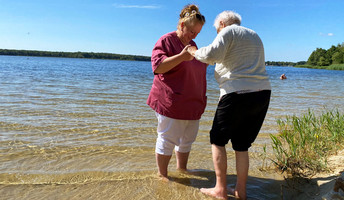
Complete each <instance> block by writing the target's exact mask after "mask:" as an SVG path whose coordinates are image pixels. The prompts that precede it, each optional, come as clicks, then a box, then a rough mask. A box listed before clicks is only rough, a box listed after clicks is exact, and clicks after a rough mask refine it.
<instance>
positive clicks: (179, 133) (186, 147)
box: [155, 113, 199, 156]
mask: <svg viewBox="0 0 344 200" xmlns="http://www.w3.org/2000/svg"><path fill="white" fill-rule="evenodd" d="M155 114H156V117H157V118H158V128H157V133H158V138H157V140H156V146H155V153H158V154H161V155H167V156H170V155H172V153H173V149H174V148H175V150H176V151H178V152H181V153H187V152H190V151H191V145H192V143H193V142H194V141H195V140H196V136H197V133H198V127H199V120H179V119H173V118H169V117H166V116H163V115H160V114H159V113H155Z"/></svg>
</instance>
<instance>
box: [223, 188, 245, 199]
mask: <svg viewBox="0 0 344 200" xmlns="http://www.w3.org/2000/svg"><path fill="white" fill-rule="evenodd" d="M227 190H228V193H229V194H230V195H232V196H233V197H234V198H235V199H242V200H244V199H246V194H245V195H241V196H239V192H238V191H237V190H236V189H235V188H232V187H227Z"/></svg>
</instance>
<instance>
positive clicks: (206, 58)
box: [188, 33, 230, 65]
mask: <svg viewBox="0 0 344 200" xmlns="http://www.w3.org/2000/svg"><path fill="white" fill-rule="evenodd" d="M229 39H230V38H228V36H226V35H223V34H221V33H220V34H218V35H217V36H216V38H215V39H214V41H213V42H212V43H211V44H210V45H208V46H206V47H202V48H200V49H198V50H197V49H196V47H192V48H191V47H190V48H189V49H188V51H189V53H190V54H191V55H193V56H194V57H195V58H196V59H197V60H199V61H201V62H204V63H207V64H210V65H213V64H215V63H221V62H222V61H223V59H224V57H225V55H226V52H227V48H228V43H229Z"/></svg>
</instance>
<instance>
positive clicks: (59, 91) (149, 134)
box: [0, 56, 344, 199]
mask: <svg viewBox="0 0 344 200" xmlns="http://www.w3.org/2000/svg"><path fill="white" fill-rule="evenodd" d="M213 70H214V66H209V67H208V75H207V80H208V90H207V96H208V104H207V108H206V111H205V113H204V114H203V116H202V119H201V124H200V131H199V134H198V137H197V140H196V142H195V143H194V144H193V147H192V151H191V155H190V160H189V164H188V167H189V168H190V169H191V173H189V174H185V173H180V172H178V171H176V170H175V166H176V163H175V158H174V157H173V158H172V159H171V163H170V166H169V171H170V172H169V175H170V177H171V181H170V182H168V183H164V182H161V181H158V180H157V179H156V164H155V157H154V156H155V155H154V147H155V140H156V124H157V120H156V118H155V115H154V112H153V111H152V110H151V109H150V108H149V107H148V106H147V105H146V99H147V96H148V93H149V91H150V87H151V84H152V80H153V74H152V72H151V66H150V62H137V61H115V60H89V59H70V58H42V57H22V56H18V57H14V56H0V193H1V195H0V199H211V198H208V197H206V196H204V195H203V194H201V193H200V192H199V190H198V189H199V188H201V187H211V186H213V184H214V181H215V174H214V169H213V165H212V160H211V146H210V144H209V137H208V133H209V130H210V127H211V124H212V118H213V115H214V111H215V109H216V105H217V101H218V97H219V91H218V85H217V83H216V81H215V79H214V77H213V76H214V73H213ZM267 71H268V74H269V76H270V79H271V84H272V98H271V103H270V108H269V111H268V114H267V117H266V120H265V122H264V125H263V127H262V129H261V132H260V134H259V136H258V138H257V140H256V142H255V143H254V145H253V146H252V148H251V149H250V157H251V163H250V172H249V173H250V174H249V176H250V177H249V181H248V196H249V199H281V193H283V191H281V185H282V184H283V177H282V176H281V175H280V174H278V173H276V172H274V171H261V170H260V168H261V167H262V165H263V164H264V163H265V162H266V160H264V159H263V157H262V156H261V154H262V153H263V147H264V146H266V147H267V151H268V153H271V146H270V144H271V140H270V137H269V135H270V134H277V133H278V126H277V123H276V120H277V119H279V118H284V117H285V116H286V115H297V116H299V115H302V114H305V113H306V112H307V110H308V109H311V110H313V111H314V112H315V113H321V112H322V111H324V110H325V109H339V110H341V111H343V105H344V87H343V86H344V84H343V80H342V78H343V77H344V71H329V70H315V69H303V68H293V67H275V66H273V67H270V66H268V67H267ZM283 73H285V74H286V76H287V79H286V80H280V79H279V76H280V75H281V74H283ZM227 150H228V183H229V185H233V184H234V183H235V163H234V152H233V151H232V150H231V147H230V145H228V146H227Z"/></svg>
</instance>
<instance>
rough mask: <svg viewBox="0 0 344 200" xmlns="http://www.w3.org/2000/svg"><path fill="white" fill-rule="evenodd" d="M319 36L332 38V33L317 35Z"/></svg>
mask: <svg viewBox="0 0 344 200" xmlns="http://www.w3.org/2000/svg"><path fill="white" fill-rule="evenodd" d="M319 35H321V36H329V37H332V36H334V34H333V33H319Z"/></svg>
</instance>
